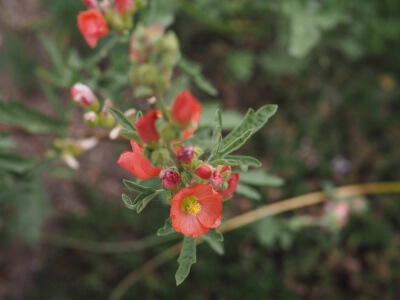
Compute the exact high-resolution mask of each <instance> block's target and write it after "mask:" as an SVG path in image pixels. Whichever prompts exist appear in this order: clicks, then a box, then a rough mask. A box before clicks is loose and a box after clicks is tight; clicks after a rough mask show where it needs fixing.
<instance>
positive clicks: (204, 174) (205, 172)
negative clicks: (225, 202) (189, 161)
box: [194, 164, 212, 179]
mask: <svg viewBox="0 0 400 300" xmlns="http://www.w3.org/2000/svg"><path fill="white" fill-rule="evenodd" d="M194 173H195V174H196V175H197V176H199V177H200V178H203V179H210V177H211V174H212V170H211V168H210V167H209V166H208V165H206V164H203V165H201V166H200V167H198V168H197V169H196V171H195V172H194Z"/></svg>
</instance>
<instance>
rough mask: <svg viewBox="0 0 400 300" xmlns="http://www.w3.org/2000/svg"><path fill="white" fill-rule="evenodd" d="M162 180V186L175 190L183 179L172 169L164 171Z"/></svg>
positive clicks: (161, 174)
mask: <svg viewBox="0 0 400 300" xmlns="http://www.w3.org/2000/svg"><path fill="white" fill-rule="evenodd" d="M160 178H161V182H162V185H163V186H164V187H165V188H167V189H172V188H174V187H175V186H176V185H177V184H178V183H179V181H180V180H181V177H180V176H179V174H178V173H177V172H176V171H174V170H171V169H164V170H162V171H161V172H160Z"/></svg>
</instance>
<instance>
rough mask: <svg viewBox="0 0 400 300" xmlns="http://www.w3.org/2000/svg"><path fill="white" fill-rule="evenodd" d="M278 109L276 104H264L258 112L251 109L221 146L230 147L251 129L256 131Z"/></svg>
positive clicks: (223, 140) (253, 131)
mask: <svg viewBox="0 0 400 300" xmlns="http://www.w3.org/2000/svg"><path fill="white" fill-rule="evenodd" d="M277 109H278V106H277V105H274V104H268V105H264V106H263V107H261V108H260V109H259V110H257V111H256V112H254V110H253V109H249V111H248V112H247V114H246V116H245V118H244V120H243V121H242V122H241V123H240V124H239V125H238V126H237V127H236V128H235V129H233V130H232V131H231V132H230V133H229V134H228V135H227V136H226V137H225V138H223V139H222V142H221V148H226V147H228V145H230V144H232V143H233V141H234V140H236V139H237V138H239V137H241V136H243V134H244V133H245V132H247V131H249V130H252V134H254V133H256V132H257V131H258V130H260V129H261V128H262V127H263V126H264V125H265V124H266V123H267V122H268V120H269V118H271V117H272V116H273V115H274V114H275V113H276V111H277Z"/></svg>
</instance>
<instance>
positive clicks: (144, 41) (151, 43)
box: [129, 24, 180, 97]
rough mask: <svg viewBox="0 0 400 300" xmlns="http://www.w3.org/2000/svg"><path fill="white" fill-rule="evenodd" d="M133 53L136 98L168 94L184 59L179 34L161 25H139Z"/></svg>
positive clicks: (134, 38) (131, 77)
mask: <svg viewBox="0 0 400 300" xmlns="http://www.w3.org/2000/svg"><path fill="white" fill-rule="evenodd" d="M129 54H130V58H131V62H132V68H131V71H130V81H131V83H132V85H133V87H134V93H135V95H136V96H137V97H146V96H151V95H156V94H159V93H161V92H163V91H165V90H166V88H167V87H168V85H169V82H170V80H171V76H172V72H173V68H174V66H175V65H176V63H177V61H178V59H179V56H180V52H179V43H178V39H177V38H176V35H175V34H174V33H173V32H164V29H163V28H162V27H161V26H159V25H157V24H154V25H151V26H149V27H144V26H141V25H139V26H138V27H137V28H136V29H135V31H134V33H133V35H132V37H131V39H130V52H129Z"/></svg>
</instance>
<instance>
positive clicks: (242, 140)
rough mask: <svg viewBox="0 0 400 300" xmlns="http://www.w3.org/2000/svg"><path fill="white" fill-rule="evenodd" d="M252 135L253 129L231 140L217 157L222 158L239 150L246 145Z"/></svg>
mask: <svg viewBox="0 0 400 300" xmlns="http://www.w3.org/2000/svg"><path fill="white" fill-rule="evenodd" d="M252 134H253V129H249V130H247V131H246V132H245V133H243V134H242V135H241V136H239V137H238V138H236V139H235V140H233V141H232V143H230V144H228V146H226V147H225V148H223V149H222V150H221V151H219V152H218V154H217V157H219V158H223V157H224V156H225V155H227V154H229V153H231V152H233V151H235V150H237V149H239V148H240V147H242V146H243V145H244V144H245V143H246V141H247V140H248V139H249V138H250V137H251V135H252Z"/></svg>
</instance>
